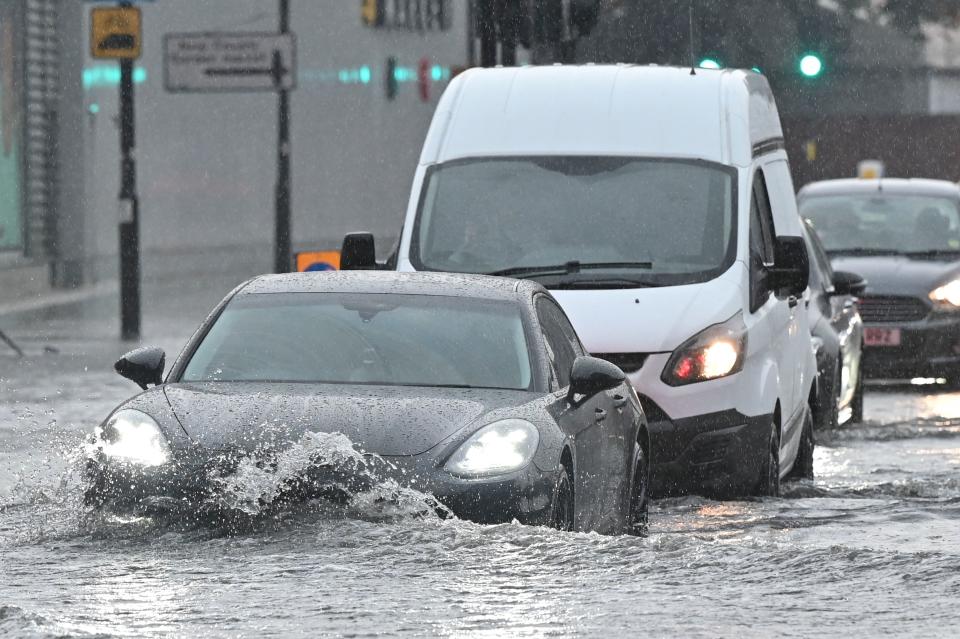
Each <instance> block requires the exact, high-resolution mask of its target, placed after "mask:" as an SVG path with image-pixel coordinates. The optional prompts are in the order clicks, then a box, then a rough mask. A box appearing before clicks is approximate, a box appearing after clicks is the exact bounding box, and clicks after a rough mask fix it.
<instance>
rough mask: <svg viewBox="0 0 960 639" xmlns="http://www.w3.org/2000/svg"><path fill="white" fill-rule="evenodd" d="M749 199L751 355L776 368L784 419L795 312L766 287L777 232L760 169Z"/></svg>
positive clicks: (790, 401) (789, 399)
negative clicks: (790, 342) (761, 358)
mask: <svg viewBox="0 0 960 639" xmlns="http://www.w3.org/2000/svg"><path fill="white" fill-rule="evenodd" d="M750 198H751V200H750V317H751V320H752V322H753V326H751V325H750V324H748V330H749V335H750V344H751V345H750V351H751V355H753V354H754V353H756V354H757V355H759V356H765V357H767V358H769V360H770V361H772V362H774V363H775V364H776V366H777V370H778V375H779V389H778V390H779V397H780V402H781V412H782V414H783V415H784V416H787V415H789V414H790V413H789V411H790V410H791V407H792V406H793V401H794V399H793V383H794V372H793V371H794V364H793V363H792V362H791V361H790V357H789V352H788V336H789V332H790V330H791V324H792V323H793V322H795V321H796V320H795V317H794V315H795V313H794V311H795V309H794V308H790V306H789V304H788V303H786V302H784V301H783V300H780V299H778V298H777V296H776V295H775V294H774V292H773V291H771V290H770V287H769V286H768V284H767V271H768V269H769V268H771V267H772V266H773V262H774V242H775V238H776V228H775V226H774V222H773V213H772V211H771V208H770V195H769V192H768V190H767V182H766V179H765V178H764V173H763V169H762V168H760V167H757V169H756V172H755V173H754V178H753V188H752V189H751V193H750ZM757 338H760V339H759V340H758V339H757ZM758 342H759V343H758ZM755 347H757V350H754V349H755ZM764 349H765V350H767V353H766V354H764V353H763V350H764ZM758 351H759V352H758ZM773 408H774V407H773V406H771V407H770V410H771V411H772V410H773ZM782 445H783V442H782V441H781V447H782Z"/></svg>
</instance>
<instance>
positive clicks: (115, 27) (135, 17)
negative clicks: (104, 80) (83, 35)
mask: <svg viewBox="0 0 960 639" xmlns="http://www.w3.org/2000/svg"><path fill="white" fill-rule="evenodd" d="M142 41H143V33H142V32H141V26H140V9H138V8H136V7H95V8H93V9H91V10H90V55H92V56H93V57H95V58H111V59H114V60H136V59H137V58H139V57H140V48H141V46H140V45H141V43H142Z"/></svg>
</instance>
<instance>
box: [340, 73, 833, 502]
mask: <svg viewBox="0 0 960 639" xmlns="http://www.w3.org/2000/svg"><path fill="white" fill-rule="evenodd" d="M801 233H802V230H801V226H800V219H799V217H798V215H797V205H796V200H795V197H794V190H793V184H792V180H791V177H790V169H789V166H788V164H787V154H786V152H785V150H784V142H783V133H782V131H781V128H780V119H779V116H778V114H777V108H776V104H775V102H774V98H773V94H772V93H771V91H770V87H769V85H768V83H767V81H766V79H765V78H764V77H763V76H761V75H759V74H757V73H753V72H749V71H734V70H724V71H712V70H702V69H697V70H696V71H695V72H692V71H691V70H690V69H689V68H666V67H656V66H629V65H617V66H595V65H586V66H575V67H570V66H552V67H524V68H502V69H501V68H498V69H475V70H470V71H467V72H466V73H464V74H462V75H461V76H459V77H457V78H456V79H455V80H454V81H453V82H451V84H450V86H449V87H448V88H447V91H446V93H445V95H444V97H443V99H442V100H441V102H440V104H439V106H438V107H437V111H436V113H435V115H434V118H433V123H432V125H431V127H430V131H429V133H428V135H427V138H426V141H425V143H424V146H423V152H422V155H421V157H420V165H419V167H418V169H417V173H416V177H415V178H414V183H413V192H412V195H411V197H410V204H409V208H408V210H407V215H406V220H405V223H404V227H403V232H402V235H401V238H400V242H399V245H398V247H397V252H396V254H395V255H394V256H393V257H392V258H391V260H390V262H391V266H395V267H396V268H397V269H399V270H401V271H412V270H424V271H458V272H470V273H488V274H490V273H492V274H499V275H505V276H511V277H523V278H530V279H534V280H536V281H538V282H540V283H542V284H544V285H545V286H546V287H547V288H549V289H550V290H551V292H552V293H553V295H554V296H555V297H556V298H557V300H559V301H560V303H561V305H562V306H563V309H564V310H565V311H566V313H567V315H568V316H569V318H570V320H571V321H572V322H573V324H574V326H575V328H576V330H577V332H578V333H579V335H580V337H581V339H582V340H583V342H584V345H585V346H586V348H587V349H588V350H589V351H590V352H591V353H593V354H596V355H598V356H600V357H604V358H607V359H609V360H610V361H612V362H614V363H616V364H617V365H619V366H620V367H621V368H622V369H623V370H624V371H625V372H626V373H627V374H628V375H629V377H630V379H631V381H632V382H633V385H634V387H635V388H636V390H637V393H638V394H639V396H640V399H641V402H642V403H643V406H644V408H645V410H646V413H647V418H648V420H649V423H650V437H651V448H652V450H651V451H650V456H651V461H652V464H653V477H652V488H653V492H654V493H655V494H660V495H663V494H677V493H682V492H688V491H697V492H700V491H705V492H708V493H721V494H731V493H732V494H761V495H765V494H776V493H777V492H778V491H779V486H780V480H781V478H785V477H787V476H788V475H793V476H799V477H812V474H813V445H814V444H813V432H812V425H811V419H810V411H809V408H808V406H809V401H810V399H811V398H812V397H813V394H814V393H815V392H816V385H815V375H816V364H815V361H814V354H813V350H812V348H811V340H810V333H809V328H808V325H807V312H806V309H805V308H804V305H805V304H806V303H807V299H808V295H809V293H808V292H807V277H808V263H807V253H806V248H805V246H804V243H803V240H802V239H801ZM354 239H356V238H354ZM368 239H369V238H368ZM368 249H369V247H368ZM353 252H354V250H353V249H348V253H353ZM367 255H368V256H369V255H370V252H369V250H368V251H367ZM345 258H346V261H347V267H349V266H350V262H351V257H350V256H349V255H345ZM368 261H369V260H368ZM568 364H569V362H557V382H556V383H557V386H558V390H559V389H560V388H561V387H563V386H564V385H565V381H566V375H567V373H566V371H567V370H569V366H568Z"/></svg>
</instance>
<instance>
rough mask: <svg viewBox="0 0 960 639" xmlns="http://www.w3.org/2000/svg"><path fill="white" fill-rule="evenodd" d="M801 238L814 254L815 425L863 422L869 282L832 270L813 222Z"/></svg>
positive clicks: (811, 308) (811, 311)
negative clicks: (863, 304)
mask: <svg viewBox="0 0 960 639" xmlns="http://www.w3.org/2000/svg"><path fill="white" fill-rule="evenodd" d="M803 226H804V228H803V236H804V240H806V242H807V252H808V253H809V254H810V302H809V304H808V305H807V309H808V312H809V317H810V333H811V335H812V337H813V346H814V352H816V354H817V394H816V398H815V400H814V405H813V407H812V408H813V423H814V427H815V428H818V429H827V428H835V427H836V426H839V425H841V424H845V423H859V422H861V421H863V380H862V377H861V367H860V360H861V356H862V354H863V321H862V320H861V319H860V313H859V311H858V310H857V295H860V294H861V293H863V290H864V287H865V286H866V282H865V281H864V280H863V278H862V277H860V276H859V275H857V274H854V273H848V272H845V271H834V270H833V268H832V267H831V266H830V259H829V257H827V254H826V253H825V252H824V250H823V245H821V243H820V239H819V238H818V237H817V234H816V232H815V231H814V230H813V228H812V227H811V226H810V223H809V222H805V223H804V225H803Z"/></svg>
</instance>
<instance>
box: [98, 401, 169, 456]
mask: <svg viewBox="0 0 960 639" xmlns="http://www.w3.org/2000/svg"><path fill="white" fill-rule="evenodd" d="M96 447H97V448H98V449H99V450H100V451H101V452H102V453H103V455H104V456H105V457H108V458H110V459H115V460H117V461H121V462H127V463H129V464H134V465H137V466H160V465H162V464H165V463H167V462H168V461H170V445H169V444H168V443H167V438H166V437H165V436H164V434H163V431H161V430H160V425H159V424H157V422H156V420H154V419H153V418H152V417H150V416H149V415H147V414H146V413H142V412H140V411H138V410H131V409H125V410H120V411H117V412H116V413H114V414H113V415H112V416H111V417H110V419H108V420H107V423H106V424H104V425H103V426H102V427H100V428H98V429H97V433H96Z"/></svg>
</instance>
